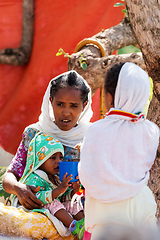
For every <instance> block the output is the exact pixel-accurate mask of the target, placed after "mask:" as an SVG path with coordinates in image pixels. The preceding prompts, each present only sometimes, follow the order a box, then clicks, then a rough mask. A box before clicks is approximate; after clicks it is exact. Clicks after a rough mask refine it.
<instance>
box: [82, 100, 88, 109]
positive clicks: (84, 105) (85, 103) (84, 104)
mask: <svg viewBox="0 0 160 240" xmlns="http://www.w3.org/2000/svg"><path fill="white" fill-rule="evenodd" d="M87 103H88V102H87V101H85V102H84V103H83V110H84V108H85V107H86V105H87ZM83 110H82V111H83Z"/></svg>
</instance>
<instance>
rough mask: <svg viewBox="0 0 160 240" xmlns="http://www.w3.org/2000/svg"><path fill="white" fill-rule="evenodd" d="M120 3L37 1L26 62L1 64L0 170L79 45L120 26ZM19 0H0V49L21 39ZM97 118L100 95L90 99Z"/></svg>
mask: <svg viewBox="0 0 160 240" xmlns="http://www.w3.org/2000/svg"><path fill="white" fill-rule="evenodd" d="M117 2H121V1H120V0H67V1H56V0H45V1H43V0H35V11H34V36H33V47H32V52H31V57H30V60H29V62H28V63H27V64H25V65H23V66H11V65H6V64H0V166H8V165H9V163H10V161H11V158H12V157H13V154H15V152H16V149H17V147H18V145H19V143H20V140H21V137H22V133H23V130H24V128H25V127H26V126H27V125H29V124H31V123H34V122H36V121H38V116H39V114H40V111H41V109H40V108H41V103H42V98H43V94H44V92H45V90H46V88H47V85H48V83H49V81H50V80H51V79H52V78H53V77H55V76H56V75H58V74H60V73H62V72H64V71H67V58H64V56H58V57H57V56H56V53H57V52H58V50H59V48H63V50H64V51H65V52H67V53H69V54H72V53H73V52H74V49H75V47H76V45H77V44H78V42H79V41H81V40H82V39H84V38H87V37H91V36H93V35H95V34H97V33H98V32H100V31H101V30H102V29H107V28H110V27H112V26H114V25H117V24H118V23H120V21H121V20H122V19H123V17H124V14H123V13H122V8H121V7H120V8H119V7H114V4H115V3H117ZM22 3H23V0H0V49H5V48H17V47H19V45H20V42H21V35H22V16H23V11H22V10H23V8H22ZM92 101H93V103H92V108H93V112H94V114H93V117H92V119H91V121H92V122H93V121H96V120H98V119H99V118H100V91H99V90H98V91H97V92H96V94H95V95H94V97H93V99H92Z"/></svg>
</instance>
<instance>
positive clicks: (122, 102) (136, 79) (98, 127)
mask: <svg viewBox="0 0 160 240" xmlns="http://www.w3.org/2000/svg"><path fill="white" fill-rule="evenodd" d="M149 94H150V81H149V77H148V75H147V73H146V72H145V71H144V70H142V69H141V68H140V67H138V66H137V65H135V64H133V63H125V64H124V65H123V66H122V68H121V71H120V74H119V77H118V83H117V87H116V92H115V101H114V102H115V108H112V109H111V110H110V112H111V111H112V112H114V111H117V113H114V114H113V115H108V116H106V117H105V119H103V120H99V121H97V122H96V123H93V125H92V126H91V127H90V128H89V130H88V132H87V134H86V137H85V140H84V144H83V146H82V150H81V156H80V163H79V175H80V180H81V182H82V184H83V185H84V187H85V188H86V191H87V192H88V193H89V194H90V195H91V196H92V197H93V198H95V199H98V200H99V201H101V202H115V201H120V200H123V199H127V198H129V197H132V196H134V195H135V194H136V193H138V192H139V191H140V190H141V189H142V187H143V186H144V184H146V183H147V181H148V178H149V170H150V168H151V166H152V164H153V162H154V159H155V156H156V151H157V147H158V141H159V129H158V127H157V126H156V125H155V124H154V123H152V122H150V121H149V120H145V119H144V118H141V119H140V120H137V121H136V122H132V118H131V117H130V115H134V114H133V113H138V112H142V111H143V109H144V106H145V104H146V102H147V100H148V98H149ZM121 110H122V111H124V112H125V113H126V112H127V113H126V114H123V112H122V111H121ZM119 112H121V113H122V114H119ZM129 113H130V114H129Z"/></svg>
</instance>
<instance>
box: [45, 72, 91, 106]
mask: <svg viewBox="0 0 160 240" xmlns="http://www.w3.org/2000/svg"><path fill="white" fill-rule="evenodd" d="M67 87H75V89H76V90H80V91H81V99H82V101H83V103H85V102H86V101H87V102H88V93H89V91H90V89H89V88H88V87H87V86H86V84H85V83H84V81H83V78H82V77H81V76H80V75H78V74H77V73H76V72H75V71H71V72H69V74H68V73H66V74H64V75H61V76H59V77H58V78H55V79H54V80H53V81H52V82H51V89H50V97H51V99H52V100H53V98H54V96H55V94H56V92H57V91H58V90H59V89H62V88H67Z"/></svg>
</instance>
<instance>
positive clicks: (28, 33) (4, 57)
mask: <svg viewBox="0 0 160 240" xmlns="http://www.w3.org/2000/svg"><path fill="white" fill-rule="evenodd" d="M33 31H34V0H23V23H22V39H21V44H20V46H19V48H6V49H3V50H0V63H1V64H9V65H13V66H19V65H23V64H25V63H27V62H28V61H29V58H30V55H31V51H32V43H33Z"/></svg>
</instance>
